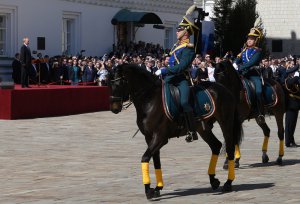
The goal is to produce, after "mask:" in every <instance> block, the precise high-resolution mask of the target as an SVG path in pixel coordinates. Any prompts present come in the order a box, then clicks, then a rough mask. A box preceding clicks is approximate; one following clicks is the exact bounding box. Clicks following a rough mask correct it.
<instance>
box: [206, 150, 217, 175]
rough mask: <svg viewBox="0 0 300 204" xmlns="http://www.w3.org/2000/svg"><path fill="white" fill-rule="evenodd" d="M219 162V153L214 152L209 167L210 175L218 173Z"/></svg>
mask: <svg viewBox="0 0 300 204" xmlns="http://www.w3.org/2000/svg"><path fill="white" fill-rule="evenodd" d="M217 162H218V155H215V154H212V155H211V158H210V163H209V167H208V175H213V174H216V166H217Z"/></svg>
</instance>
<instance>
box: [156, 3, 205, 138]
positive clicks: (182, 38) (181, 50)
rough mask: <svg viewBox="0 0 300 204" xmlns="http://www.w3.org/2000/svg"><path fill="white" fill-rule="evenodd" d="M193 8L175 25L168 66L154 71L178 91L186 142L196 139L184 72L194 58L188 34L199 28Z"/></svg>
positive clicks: (187, 84)
mask: <svg viewBox="0 0 300 204" xmlns="http://www.w3.org/2000/svg"><path fill="white" fill-rule="evenodd" d="M195 8H196V6H195V5H193V6H191V7H190V8H189V9H188V10H187V12H186V15H185V16H183V19H182V21H181V22H180V23H179V25H178V27H177V31H176V35H177V40H178V41H177V43H176V44H175V45H174V47H173V48H172V50H171V52H170V59H169V66H168V68H162V69H159V70H158V71H156V72H155V74H156V75H158V76H159V75H162V76H163V77H164V80H165V83H169V84H172V85H174V86H176V87H177V88H178V89H179V91H180V104H181V107H182V109H183V113H184V119H185V123H186V127H187V129H188V133H187V137H186V141H187V142H192V141H193V140H197V139H198V136H197V132H196V121H195V118H194V114H193V109H192V107H191V105H190V104H189V98H190V87H189V81H188V80H187V78H186V72H187V71H188V69H189V68H190V66H191V64H192V62H193V60H194V58H195V50H194V45H193V44H191V43H190V36H191V35H193V34H194V33H195V32H196V30H199V28H198V27H197V26H196V25H195V24H194V20H193V18H192V13H193V12H194V10H195Z"/></svg>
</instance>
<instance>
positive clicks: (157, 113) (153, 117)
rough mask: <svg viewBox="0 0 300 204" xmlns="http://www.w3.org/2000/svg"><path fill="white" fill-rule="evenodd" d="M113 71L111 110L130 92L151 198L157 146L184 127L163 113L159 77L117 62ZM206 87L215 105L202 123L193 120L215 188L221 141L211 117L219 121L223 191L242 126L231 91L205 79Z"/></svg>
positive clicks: (159, 177) (231, 171)
mask: <svg viewBox="0 0 300 204" xmlns="http://www.w3.org/2000/svg"><path fill="white" fill-rule="evenodd" d="M113 75H114V76H113V78H112V79H111V87H112V97H111V111H112V112H113V113H116V114H117V113H119V112H121V110H122V105H123V102H124V101H125V98H126V97H128V95H130V99H131V100H132V102H133V104H134V106H135V108H136V113H137V120H136V121H137V125H138V127H139V130H140V131H141V133H142V134H143V135H144V136H145V140H146V143H147V145H148V148H147V150H146V151H145V153H144V155H143V157H142V161H141V162H142V174H143V183H144V186H145V193H146V197H147V198H148V199H151V198H153V197H157V196H159V195H160V190H162V188H163V178H162V171H161V163H160V149H161V148H162V147H163V146H164V145H165V144H167V143H168V140H169V139H170V138H173V137H179V136H183V135H185V133H186V132H187V131H186V129H185V128H184V129H182V128H181V129H180V128H179V124H178V123H176V122H173V121H171V120H170V119H168V117H167V116H166V114H165V113H164V109H163V103H162V86H161V80H160V79H159V78H157V77H156V76H154V75H152V74H151V73H149V72H147V71H146V70H143V69H141V68H140V67H138V66H136V65H121V66H118V67H117V68H116V69H115V71H114V74H113ZM206 89H207V90H208V91H209V93H210V94H211V95H212V97H213V99H214V102H215V106H216V109H215V112H214V114H213V115H212V116H211V117H210V118H208V119H205V120H204V123H203V125H202V124H200V122H199V123H198V124H197V131H198V133H199V134H200V135H201V137H202V138H203V140H204V141H205V142H206V143H207V144H208V145H209V147H210V148H211V151H212V155H211V161H210V165H209V168H208V174H209V178H210V183H211V186H212V188H213V189H217V188H218V187H219V185H220V181H219V180H218V179H217V178H215V170H216V164H217V159H218V155H219V153H220V150H221V147H222V143H221V142H220V141H219V140H218V139H217V138H216V137H215V135H214V134H213V132H212V128H213V123H214V122H215V121H218V123H219V124H220V127H221V129H222V132H223V136H224V139H225V143H226V152H227V154H228V158H229V170H228V179H227V181H226V183H225V184H224V186H223V191H231V190H232V181H233V180H234V178H235V173H234V160H233V159H234V146H235V144H238V143H239V142H240V141H241V135H242V126H241V123H240V122H239V121H238V118H239V116H238V115H237V106H236V105H235V103H234V100H233V96H232V94H231V93H230V92H229V91H228V90H227V89H226V88H224V87H223V86H221V85H219V84H216V83H208V84H207V85H206ZM187 148H188V147H187ZM151 158H153V162H154V168H155V175H156V180H157V184H156V188H155V189H153V188H151V187H150V183H151V182H150V176H149V161H150V159H151Z"/></svg>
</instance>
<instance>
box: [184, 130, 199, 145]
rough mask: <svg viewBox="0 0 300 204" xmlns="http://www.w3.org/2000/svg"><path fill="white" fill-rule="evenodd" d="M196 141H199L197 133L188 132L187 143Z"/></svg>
mask: <svg viewBox="0 0 300 204" xmlns="http://www.w3.org/2000/svg"><path fill="white" fill-rule="evenodd" d="M194 140H198V135H197V132H191V131H188V133H187V136H186V138H185V141H186V142H187V143H190V142H193V141H194Z"/></svg>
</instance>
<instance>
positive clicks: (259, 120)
mask: <svg viewBox="0 0 300 204" xmlns="http://www.w3.org/2000/svg"><path fill="white" fill-rule="evenodd" d="M257 122H258V123H259V124H262V123H265V116H264V115H258V116H257Z"/></svg>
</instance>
